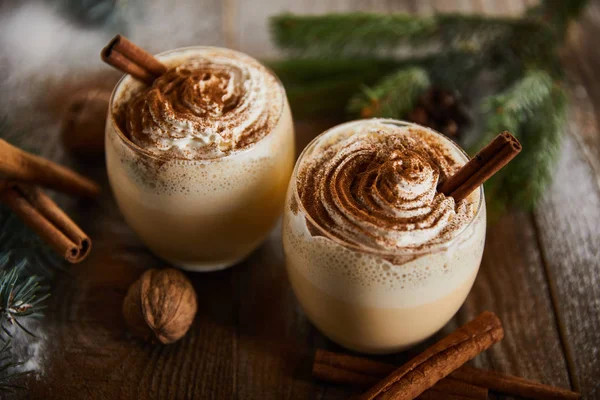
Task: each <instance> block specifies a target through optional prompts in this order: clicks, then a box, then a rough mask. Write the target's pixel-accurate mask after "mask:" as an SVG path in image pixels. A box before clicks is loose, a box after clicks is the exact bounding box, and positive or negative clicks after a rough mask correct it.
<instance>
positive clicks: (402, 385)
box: [359, 311, 504, 400]
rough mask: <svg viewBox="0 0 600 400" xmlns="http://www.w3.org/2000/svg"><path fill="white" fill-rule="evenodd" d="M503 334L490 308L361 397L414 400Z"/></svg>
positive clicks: (499, 338) (368, 398) (367, 398)
mask: <svg viewBox="0 0 600 400" xmlns="http://www.w3.org/2000/svg"><path fill="white" fill-rule="evenodd" d="M503 337H504V330H503V329H502V324H501V323H500V320H499V319H498V317H497V316H496V315H495V314H494V313H492V312H489V311H486V312H483V313H481V314H480V315H479V316H478V317H476V318H475V319H474V320H472V321H471V322H469V323H467V324H466V325H463V326H462V327H460V328H458V329H457V330H456V331H454V332H453V333H452V334H450V335H449V336H447V337H445V338H444V339H442V340H440V341H439V342H437V343H436V344H434V345H433V346H431V347H429V348H428V349H427V350H425V351H424V352H423V353H421V354H420V355H418V356H417V357H415V358H413V359H412V360H411V361H409V362H408V363H406V364H404V365H403V366H401V367H400V368H398V369H397V370H395V371H394V372H392V373H391V374H390V375H388V376H387V377H386V378H384V379H383V380H382V381H380V382H379V383H377V384H376V385H375V386H373V387H372V388H371V389H370V390H368V391H367V392H366V393H365V394H364V395H362V396H361V397H359V398H360V399H362V400H373V399H399V400H412V399H415V398H416V397H417V396H419V395H420V394H421V393H423V392H425V391H426V390H427V389H429V388H431V387H432V386H433V385H435V384H436V383H437V382H438V381H440V380H441V379H443V378H445V377H446V376H448V375H450V374H451V373H452V372H453V371H455V370H456V369H458V368H460V367H461V366H462V365H463V364H465V363H466V362H467V361H469V360H471V359H472V358H474V357H475V356H476V355H478V354H479V353H481V352H482V351H485V350H487V349H488V348H489V347H490V346H491V345H492V344H494V343H497V342H499V341H500V340H502V338H503Z"/></svg>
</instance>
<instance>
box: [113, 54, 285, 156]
mask: <svg viewBox="0 0 600 400" xmlns="http://www.w3.org/2000/svg"><path fill="white" fill-rule="evenodd" d="M218 50H221V51H220V52H219V51H218ZM213 51H214V53H210V50H208V51H205V53H203V54H193V55H191V56H190V57H188V58H187V59H184V60H183V63H180V64H179V65H177V66H175V67H172V68H170V69H169V70H168V71H167V72H166V73H165V74H164V75H162V76H161V77H159V78H158V79H156V80H155V81H154V83H153V85H152V86H151V87H148V88H144V89H142V90H141V91H139V92H137V93H135V94H134V95H133V96H132V98H131V99H130V100H129V101H128V102H127V103H125V104H124V106H123V111H122V117H121V120H122V123H121V124H122V128H123V130H124V131H125V133H126V135H127V136H128V137H129V138H130V139H131V140H132V141H133V142H134V143H135V144H137V145H138V146H140V147H142V148H145V149H147V150H149V151H150V152H152V153H154V154H156V155H159V156H160V155H162V156H165V155H166V156H171V157H175V158H184V159H207V158H218V157H222V156H226V155H228V154H231V153H233V152H236V151H238V150H241V149H244V148H247V147H249V146H251V145H252V144H253V143H255V142H257V141H258V140H260V139H261V138H262V137H264V136H265V135H266V134H268V133H269V132H270V131H271V130H272V129H273V128H274V125H276V124H277V122H278V118H279V115H280V113H281V109H282V100H283V99H282V96H283V91H282V90H281V89H280V88H279V83H278V82H277V80H276V78H275V77H274V76H273V75H272V74H271V73H269V72H268V71H267V69H266V68H265V67H264V66H262V65H261V64H260V63H258V62H257V61H256V60H254V59H252V58H250V57H248V56H244V55H242V54H240V53H236V52H233V51H226V50H222V49H214V50H213Z"/></svg>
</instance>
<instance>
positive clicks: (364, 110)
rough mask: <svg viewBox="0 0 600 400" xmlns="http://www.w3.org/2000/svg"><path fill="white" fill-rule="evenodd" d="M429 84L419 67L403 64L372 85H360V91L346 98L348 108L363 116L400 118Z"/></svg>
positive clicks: (423, 71) (409, 109)
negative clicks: (401, 67) (404, 66)
mask: <svg viewBox="0 0 600 400" xmlns="http://www.w3.org/2000/svg"><path fill="white" fill-rule="evenodd" d="M429 86H430V82H429V77H428V76H427V72H426V71H425V70H424V69H423V68H419V67H408V68H404V69H401V70H399V71H397V72H394V73H393V74H391V75H389V76H387V77H385V78H383V79H382V80H381V81H380V82H379V83H378V84H377V85H376V86H374V87H373V88H369V87H363V90H362V92H361V93H358V94H357V95H355V96H354V97H352V98H351V99H350V102H349V103H348V111H349V112H351V113H355V114H359V115H360V116H361V117H363V118H370V117H383V118H402V117H404V116H405V115H406V114H408V113H409V112H410V111H411V110H412V109H413V107H414V105H415V103H416V101H417V99H418V98H419V96H420V95H421V94H423V92H425V90H427V88H429Z"/></svg>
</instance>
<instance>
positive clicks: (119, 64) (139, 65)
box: [100, 35, 167, 85]
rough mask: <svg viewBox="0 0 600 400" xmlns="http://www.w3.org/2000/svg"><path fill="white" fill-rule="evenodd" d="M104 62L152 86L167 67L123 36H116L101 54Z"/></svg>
mask: <svg viewBox="0 0 600 400" xmlns="http://www.w3.org/2000/svg"><path fill="white" fill-rule="evenodd" d="M100 57H101V58H102V61H104V62H105V63H107V64H109V65H111V66H113V67H115V68H116V69H118V70H119V71H121V72H124V73H126V74H130V75H132V76H133V77H134V78H136V79H139V80H141V81H142V82H145V83H146V84H148V85H151V84H152V82H153V81H154V79H156V78H158V77H159V76H161V75H162V74H164V73H165V72H166V71H167V67H166V66H165V65H164V64H163V63H161V62H160V61H158V60H157V59H156V58H154V56H153V55H152V54H150V53H148V52H147V51H145V50H144V49H142V48H140V47H138V46H137V45H135V44H134V43H133V42H131V41H129V40H128V39H127V38H125V37H124V36H121V35H117V36H115V37H114V38H113V39H112V40H111V41H110V42H108V44H107V45H106V47H104V48H103V49H102V52H101V53H100Z"/></svg>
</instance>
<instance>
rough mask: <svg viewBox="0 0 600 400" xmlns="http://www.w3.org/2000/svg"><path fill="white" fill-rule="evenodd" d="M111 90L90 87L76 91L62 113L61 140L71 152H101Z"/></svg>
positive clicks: (82, 154) (94, 154)
mask: <svg viewBox="0 0 600 400" xmlns="http://www.w3.org/2000/svg"><path fill="white" fill-rule="evenodd" d="M110 95H111V91H110V90H106V89H100V88H95V89H89V90H82V91H79V92H75V93H74V94H73V95H72V96H71V98H70V99H69V102H68V105H67V107H66V109H65V113H64V115H63V124H62V130H61V135H62V142H63V144H64V146H65V147H66V148H67V150H69V151H70V152H71V153H72V154H74V155H77V156H80V157H82V158H86V157H100V156H103V155H104V128H105V126H106V115H107V113H108V104H109V100H110Z"/></svg>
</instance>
